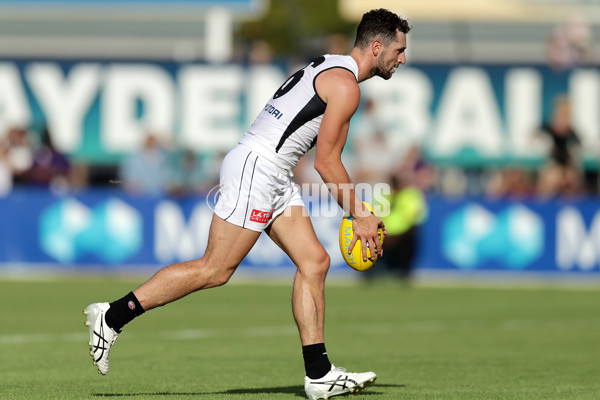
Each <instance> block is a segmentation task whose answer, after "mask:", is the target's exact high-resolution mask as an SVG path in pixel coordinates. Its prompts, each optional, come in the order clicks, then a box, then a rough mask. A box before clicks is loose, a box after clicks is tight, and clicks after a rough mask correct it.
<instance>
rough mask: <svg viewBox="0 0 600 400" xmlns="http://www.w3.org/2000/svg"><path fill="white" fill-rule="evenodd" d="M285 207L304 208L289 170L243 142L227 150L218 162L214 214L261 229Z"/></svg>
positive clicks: (250, 227) (234, 222) (239, 223)
mask: <svg viewBox="0 0 600 400" xmlns="http://www.w3.org/2000/svg"><path fill="white" fill-rule="evenodd" d="M288 206H301V207H304V202H303V201H302V197H301V196H300V191H299V190H298V187H297V186H296V185H295V184H294V181H293V180H292V174H291V173H289V172H287V171H285V170H283V169H281V168H279V167H277V166H276V165H275V164H274V163H273V162H272V161H269V160H267V159H266V158H264V157H262V156H260V155H259V154H258V153H256V152H255V151H253V150H252V149H250V148H249V147H247V146H245V145H242V144H240V145H238V146H236V147H235V148H234V149H233V150H231V151H230V152H229V153H227V155H226V156H225V158H224V159H223V164H222V165H221V175H220V183H219V194H218V198H217V204H216V205H215V214H217V215H218V216H219V217H221V218H222V219H224V220H225V221H227V222H230V223H232V224H234V225H237V226H241V227H242V228H247V229H251V230H253V231H257V232H262V231H264V230H265V228H266V227H267V226H269V224H270V223H271V222H272V221H273V220H274V219H275V218H277V216H279V215H280V214H281V213H283V212H284V211H285V209H286V208H287V207H288Z"/></svg>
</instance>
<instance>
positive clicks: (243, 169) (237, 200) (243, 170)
mask: <svg viewBox="0 0 600 400" xmlns="http://www.w3.org/2000/svg"><path fill="white" fill-rule="evenodd" d="M250 154H252V152H249V153H248V155H247V156H246V159H245V160H244V166H243V167H242V176H240V186H238V195H237V199H235V207H233V211H232V212H231V214H229V215H228V216H227V218H225V221H227V220H228V219H229V217H231V216H232V215H233V213H234V212H235V210H236V209H237V206H238V202H239V201H240V192H241V191H242V182H244V172H245V171H246V163H247V162H248V157H250Z"/></svg>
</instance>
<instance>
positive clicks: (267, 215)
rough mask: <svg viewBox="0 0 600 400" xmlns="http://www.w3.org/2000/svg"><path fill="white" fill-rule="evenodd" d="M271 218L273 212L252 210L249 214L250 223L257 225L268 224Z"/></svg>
mask: <svg viewBox="0 0 600 400" xmlns="http://www.w3.org/2000/svg"><path fill="white" fill-rule="evenodd" d="M271 218H273V211H260V210H256V209H253V210H252V213H251V214H250V221H254V222H258V223H259V224H264V223H267V222H269V220H270V219H271Z"/></svg>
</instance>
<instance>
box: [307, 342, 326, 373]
mask: <svg viewBox="0 0 600 400" xmlns="http://www.w3.org/2000/svg"><path fill="white" fill-rule="evenodd" d="M302 356H303V357H304V369H306V376H308V377H309V378H310V379H317V378H321V377H323V376H325V375H326V374H327V373H328V372H329V371H331V363H330V362H329V358H328V357H327V350H325V343H316V344H309V345H308V346H302Z"/></svg>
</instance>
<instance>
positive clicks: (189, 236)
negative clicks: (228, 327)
mask: <svg viewBox="0 0 600 400" xmlns="http://www.w3.org/2000/svg"><path fill="white" fill-rule="evenodd" d="M428 202H429V216H428V218H427V220H426V221H425V222H424V223H423V225H422V226H421V228H420V230H419V241H418V242H419V248H418V256H417V264H416V266H415V267H416V268H421V269H446V270H461V271H475V270H477V271H479V270H488V271H511V272H517V271H524V272H558V273H560V272H574V273H582V274H585V273H594V274H597V273H599V272H600V211H599V208H598V202H597V201H596V200H591V199H587V200H578V201H566V200H565V201H555V200H552V201H544V202H541V201H531V202H529V201H526V202H509V201H484V200H480V199H461V200H448V199H441V198H430V199H429V200H428ZM305 203H306V205H307V208H308V211H309V214H310V216H311V219H312V221H313V224H314V226H315V231H316V232H317V236H318V237H319V239H320V241H321V243H322V244H323V245H324V247H325V248H326V250H327V252H328V253H329V255H330V256H331V262H332V270H333V271H339V272H348V273H351V272H353V271H352V270H351V269H350V268H349V267H347V266H346V265H345V264H344V261H343V259H342V257H341V254H340V250H339V245H338V237H339V231H338V230H339V223H340V220H341V217H342V213H341V210H340V208H339V207H338V206H337V204H335V203H333V202H331V201H330V200H329V199H327V198H319V197H305ZM212 204H213V200H212V199H210V198H206V197H189V198H184V199H173V198H167V197H165V198H162V197H160V198H145V197H132V196H126V195H123V194H122V193H121V192H117V191H107V190H93V191H89V192H85V193H81V194H77V195H68V196H55V195H52V194H50V193H49V192H46V191H26V192H16V193H13V194H11V195H10V196H8V197H5V198H0V220H1V221H2V229H1V230H0V270H2V269H3V268H12V267H14V265H23V266H25V268H27V266H38V268H39V267H40V266H41V267H43V268H49V269H53V268H61V269H65V268H66V269H69V268H72V269H74V270H86V269H98V268H100V269H102V270H106V271H131V270H135V269H136V268H140V267H146V268H147V267H148V266H154V267H158V266H162V265H167V264H171V263H174V262H178V261H184V260H191V259H195V258H199V257H201V256H202V254H203V252H204V249H205V248H206V244H207V240H208V230H209V227H210V222H211V218H212ZM384 257H385V254H384ZM242 266H243V267H244V268H249V269H250V270H252V269H255V270H260V269H265V268H275V269H286V268H287V269H289V270H293V268H294V266H293V265H292V263H291V261H290V259H289V258H288V257H287V256H286V255H285V254H284V253H283V252H282V251H281V250H280V249H279V248H278V247H277V246H276V245H275V244H274V243H273V242H272V241H271V240H270V239H269V238H268V237H267V236H266V235H262V236H261V238H260V239H259V242H258V243H257V244H256V245H255V247H254V248H253V250H252V251H251V252H250V254H249V255H248V256H247V257H246V259H245V260H244V262H243V263H242Z"/></svg>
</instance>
